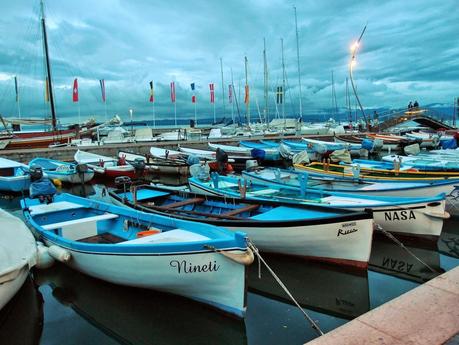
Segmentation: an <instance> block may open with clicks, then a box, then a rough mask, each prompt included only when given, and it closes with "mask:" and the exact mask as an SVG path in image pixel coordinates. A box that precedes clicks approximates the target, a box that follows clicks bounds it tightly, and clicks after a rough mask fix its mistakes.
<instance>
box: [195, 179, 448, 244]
mask: <svg viewBox="0 0 459 345" xmlns="http://www.w3.org/2000/svg"><path fill="white" fill-rule="evenodd" d="M211 176H212V178H211V179H210V180H208V181H203V180H200V179H198V178H195V177H191V178H189V179H188V183H189V184H190V189H191V191H193V192H195V193H201V194H206V195H227V196H232V197H241V193H242V196H245V197H246V198H248V199H254V200H258V199H260V200H271V201H275V202H278V203H279V205H281V204H289V205H292V204H293V205H298V204H305V205H321V206H324V207H334V208H343V209H346V210H356V211H357V210H358V211H362V210H365V209H370V210H372V211H373V217H374V220H375V222H376V223H377V224H379V225H380V226H382V227H383V228H384V229H385V230H386V231H390V232H394V233H401V234H405V235H410V236H423V237H426V238H432V239H438V236H440V234H441V231H442V228H443V220H444V219H447V218H449V213H448V212H446V211H445V206H446V202H445V195H444V194H440V195H437V196H433V197H422V198H410V197H387V196H365V195H352V194H349V193H335V192H333V193H332V192H323V191H317V190H311V189H306V188H305V189H303V188H301V189H298V188H295V187H291V186H279V185H275V184H272V183H260V182H257V183H255V182H248V181H247V180H244V179H243V178H237V177H229V176H219V175H218V174H215V173H213V174H212V175H211ZM244 186H246V187H244ZM244 188H245V191H244Z"/></svg>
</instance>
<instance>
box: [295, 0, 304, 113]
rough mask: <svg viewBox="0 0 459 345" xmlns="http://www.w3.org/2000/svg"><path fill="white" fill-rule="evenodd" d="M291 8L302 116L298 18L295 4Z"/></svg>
mask: <svg viewBox="0 0 459 345" xmlns="http://www.w3.org/2000/svg"><path fill="white" fill-rule="evenodd" d="M293 10H294V11H295V32H296V61H297V65H298V88H299V91H300V118H303V104H302V101H301V98H302V94H301V69H300V47H299V39H298V20H297V17H296V6H293Z"/></svg>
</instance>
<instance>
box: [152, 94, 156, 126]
mask: <svg viewBox="0 0 459 345" xmlns="http://www.w3.org/2000/svg"><path fill="white" fill-rule="evenodd" d="M155 115H156V114H155V102H154V101H153V128H156V116H155Z"/></svg>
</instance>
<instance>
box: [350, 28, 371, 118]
mask: <svg viewBox="0 0 459 345" xmlns="http://www.w3.org/2000/svg"><path fill="white" fill-rule="evenodd" d="M366 28H367V26H366V25H365V27H364V28H363V30H362V33H361V34H360V37H359V39H358V40H357V41H355V42H354V43H353V44H352V45H351V61H350V62H349V79H350V80H351V85H352V90H353V91H354V95H355V98H356V99H357V103H358V104H359V108H360V111H361V112H362V114H363V119H364V120H365V124H366V125H367V127H368V120H367V117H366V115H365V111H364V110H363V106H362V103H360V99H359V96H358V95H357V90H356V88H355V85H354V78H353V75H352V71H353V69H354V67H355V65H356V63H357V62H356V60H355V57H356V55H357V51H358V50H359V46H360V41H361V39H362V37H363V34H364V33H365V30H366Z"/></svg>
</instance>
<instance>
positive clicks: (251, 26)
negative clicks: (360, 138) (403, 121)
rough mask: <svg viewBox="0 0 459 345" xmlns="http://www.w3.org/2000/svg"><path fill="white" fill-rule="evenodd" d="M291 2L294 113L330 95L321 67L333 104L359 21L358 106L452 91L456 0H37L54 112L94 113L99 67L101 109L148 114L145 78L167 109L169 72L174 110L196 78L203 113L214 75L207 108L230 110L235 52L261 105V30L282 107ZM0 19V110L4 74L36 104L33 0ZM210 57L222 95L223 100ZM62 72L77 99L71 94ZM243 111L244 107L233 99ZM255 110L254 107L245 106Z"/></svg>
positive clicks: (4, 99) (446, 98) (311, 110)
mask: <svg viewBox="0 0 459 345" xmlns="http://www.w3.org/2000/svg"><path fill="white" fill-rule="evenodd" d="M293 5H296V7H297V11H298V26H299V41H300V61H301V74H302V90H303V97H302V103H303V108H304V113H305V114H316V113H322V112H324V111H326V109H328V108H329V107H330V106H331V103H332V101H331V72H332V71H333V72H334V80H335V89H336V94H337V97H338V104H339V105H341V106H344V103H345V100H344V94H345V78H346V77H347V76H348V63H349V58H350V56H349V54H350V51H349V47H350V45H351V43H352V42H353V41H354V40H355V39H356V38H358V36H359V34H360V32H361V30H362V28H363V26H364V25H365V24H366V23H368V26H367V30H366V32H365V35H364V37H363V41H362V45H361V48H360V51H359V53H358V56H357V65H356V69H355V75H354V79H355V82H356V84H357V86H358V90H359V95H360V98H361V100H362V102H363V104H364V106H366V107H369V108H370V107H394V108H396V107H401V106H405V105H406V104H407V102H408V101H409V100H413V99H418V100H419V101H420V102H421V103H423V104H426V103H433V102H437V103H450V102H451V101H452V100H453V97H456V96H458V91H457V79H458V77H459V59H458V56H459V42H458V40H457V34H458V32H459V23H458V21H457V14H458V10H457V2H456V1H454V0H446V1H442V2H436V1H433V0H407V1H397V0H388V1H377V0H368V1H336V0H335V1H332V0H324V1H317V0H307V1H301V2H297V3H296V4H295V3H294V2H292V1H280V0H272V1H266V0H249V1H247V0H245V1H243V0H232V1H208V0H196V1H184V0H176V1H171V2H162V1H161V2H160V1H148V0H137V1H121V0H98V1H93V0H80V1H71V2H70V1H57V0H48V1H46V4H45V8H46V19H47V27H48V35H49V47H50V52H51V57H52V66H53V81H54V84H55V96H56V103H57V110H58V113H59V116H60V117H62V118H64V119H67V120H70V119H71V118H72V119H75V116H76V114H77V107H78V106H79V107H80V109H81V113H82V115H83V116H84V117H88V116H97V117H98V118H100V119H101V116H103V114H104V111H105V109H104V105H103V103H102V102H101V97H100V89H99V82H98V81H99V79H105V81H106V89H107V90H106V92H107V112H108V113H109V115H113V114H120V115H121V116H122V117H126V116H127V114H128V110H129V109H131V108H132V109H134V116H136V118H149V117H150V116H151V113H152V105H151V104H150V103H149V102H148V98H149V86H148V83H149V81H150V80H153V81H154V82H155V99H156V103H155V107H156V113H157V116H158V118H169V119H170V118H171V115H172V114H173V106H172V104H171V101H170V90H169V83H170V82H171V81H175V83H176V90H177V113H178V117H179V118H182V119H187V118H192V117H193V116H194V106H193V105H192V104H191V95H192V91H191V89H190V83H192V82H194V83H196V95H197V99H198V105H197V109H198V116H199V117H201V118H204V117H205V118H210V117H212V115H213V108H212V106H211V104H210V102H209V98H210V97H209V83H215V90H216V91H215V94H216V107H217V116H218V117H222V116H223V115H226V116H227V117H228V116H229V109H230V105H229V104H228V101H227V97H228V84H229V83H230V82H231V73H230V72H231V70H232V72H233V76H234V86H235V92H236V96H238V97H239V99H238V101H239V106H240V107H241V109H242V108H244V107H243V104H241V103H242V102H243V86H244V83H245V78H244V56H247V57H248V61H249V67H248V70H249V75H248V77H249V84H250V88H251V112H252V114H253V115H252V118H254V117H255V118H256V114H257V103H258V105H259V107H263V56H262V51H263V38H265V39H266V46H267V47H266V51H267V59H268V69H269V81H270V85H269V89H270V100H269V107H270V111H271V116H273V114H274V113H273V111H274V109H275V94H274V90H275V88H276V86H277V85H279V84H280V83H281V81H282V67H281V49H280V39H281V38H283V40H284V55H285V63H286V70H287V79H288V85H287V86H288V87H287V95H286V111H287V113H288V115H291V116H294V115H296V114H297V112H298V103H299V102H298V97H299V92H298V86H297V80H298V79H297V78H298V76H297V69H296V44H295V26H294V15H293ZM2 12H3V15H2V18H1V19H0V32H1V33H2V38H3V39H2V41H1V42H0V114H4V115H7V116H15V115H16V107H17V105H16V103H15V94H14V81H13V76H14V75H17V76H18V79H19V85H20V100H21V108H22V113H23V114H27V115H30V116H42V115H43V113H46V112H47V105H46V104H45V103H44V99H43V94H44V92H43V88H44V87H43V85H44V84H43V57H42V45H41V44H42V43H41V34H40V27H39V21H38V17H39V1H38V0H36V1H30V0H17V1H14V2H6V1H4V3H3V4H2ZM220 58H222V59H223V72H224V80H225V81H224V84H225V89H224V92H225V107H226V112H225V114H223V109H222V98H221V97H222V92H221V73H220ZM73 78H78V79H79V93H80V102H79V104H78V105H77V104H74V103H72V99H71V96H72V83H73ZM242 111H243V110H242ZM254 115H255V116H254Z"/></svg>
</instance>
